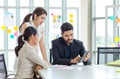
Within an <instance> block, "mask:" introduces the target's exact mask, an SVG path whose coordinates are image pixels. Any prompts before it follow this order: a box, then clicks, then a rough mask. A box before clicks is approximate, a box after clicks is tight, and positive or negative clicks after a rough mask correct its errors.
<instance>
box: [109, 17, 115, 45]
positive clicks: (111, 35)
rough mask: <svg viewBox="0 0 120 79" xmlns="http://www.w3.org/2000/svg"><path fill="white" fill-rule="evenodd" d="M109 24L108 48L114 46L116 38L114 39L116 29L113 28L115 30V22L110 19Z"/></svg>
mask: <svg viewBox="0 0 120 79" xmlns="http://www.w3.org/2000/svg"><path fill="white" fill-rule="evenodd" d="M107 23H108V26H107V30H108V33H107V34H108V36H107V39H108V40H107V44H108V46H112V45H113V44H114V38H113V33H114V29H113V28H115V27H113V21H111V20H110V19H108V21H107Z"/></svg>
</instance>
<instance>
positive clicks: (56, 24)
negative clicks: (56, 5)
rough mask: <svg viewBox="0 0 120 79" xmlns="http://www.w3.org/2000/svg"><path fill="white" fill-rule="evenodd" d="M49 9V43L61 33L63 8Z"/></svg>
mask: <svg viewBox="0 0 120 79" xmlns="http://www.w3.org/2000/svg"><path fill="white" fill-rule="evenodd" d="M49 11H50V12H49V44H51V41H52V40H54V39H56V38H58V37H59V36H60V33H61V31H60V26H61V24H62V10H61V9H50V10H49ZM53 30H54V31H53ZM50 48H51V45H50Z"/></svg>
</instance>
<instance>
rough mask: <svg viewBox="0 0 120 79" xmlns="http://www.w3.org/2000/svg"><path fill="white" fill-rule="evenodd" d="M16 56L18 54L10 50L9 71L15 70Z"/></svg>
mask: <svg viewBox="0 0 120 79" xmlns="http://www.w3.org/2000/svg"><path fill="white" fill-rule="evenodd" d="M15 58H16V56H15V52H14V51H11V52H8V70H9V71H13V70H14V63H15Z"/></svg>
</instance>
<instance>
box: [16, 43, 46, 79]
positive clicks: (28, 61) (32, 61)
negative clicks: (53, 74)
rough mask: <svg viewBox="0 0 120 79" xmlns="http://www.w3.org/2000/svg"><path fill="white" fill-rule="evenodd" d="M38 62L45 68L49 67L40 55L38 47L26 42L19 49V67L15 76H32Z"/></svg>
mask: <svg viewBox="0 0 120 79" xmlns="http://www.w3.org/2000/svg"><path fill="white" fill-rule="evenodd" d="M37 64H39V65H41V66H42V67H43V68H45V69H47V68H48V64H47V62H45V61H44V60H42V59H41V58H40V57H39V56H38V53H37V49H36V48H34V47H32V46H30V45H29V44H28V43H27V42H25V44H24V45H23V47H22V48H21V50H20V51H19V57H18V67H17V68H18V69H17V73H16V76H15V77H16V78H32V77H33V71H34V68H35V66H36V65H37Z"/></svg>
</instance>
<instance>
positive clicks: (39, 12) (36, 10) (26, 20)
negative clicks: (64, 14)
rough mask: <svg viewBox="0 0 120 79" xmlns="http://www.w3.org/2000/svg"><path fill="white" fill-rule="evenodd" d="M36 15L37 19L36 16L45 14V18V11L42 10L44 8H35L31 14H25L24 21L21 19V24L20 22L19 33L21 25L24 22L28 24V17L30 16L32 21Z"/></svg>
mask: <svg viewBox="0 0 120 79" xmlns="http://www.w3.org/2000/svg"><path fill="white" fill-rule="evenodd" d="M35 14H36V15H37V17H38V16H40V15H42V14H46V16H47V11H46V10H45V9H44V8H42V7H37V8H36V9H35V10H34V11H33V13H29V14H27V15H26V16H25V17H24V19H23V22H22V24H21V25H20V27H19V30H20V31H21V27H22V25H23V24H24V23H25V22H30V17H31V16H32V20H34V15H35Z"/></svg>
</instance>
